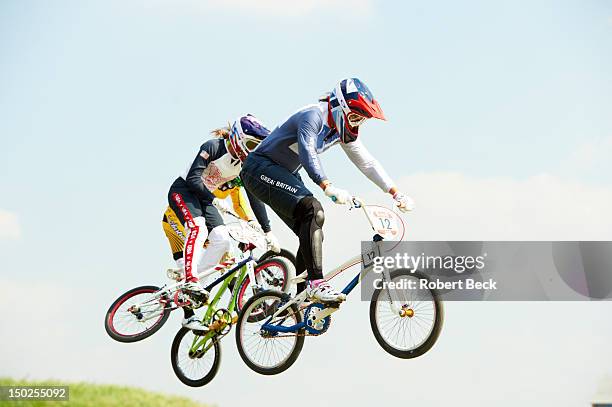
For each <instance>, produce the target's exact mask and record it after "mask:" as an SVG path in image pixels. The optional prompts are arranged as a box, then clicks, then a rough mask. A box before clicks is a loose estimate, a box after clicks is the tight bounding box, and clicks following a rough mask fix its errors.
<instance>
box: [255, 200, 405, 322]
mask: <svg viewBox="0 0 612 407" xmlns="http://www.w3.org/2000/svg"><path fill="white" fill-rule="evenodd" d="M351 207H352V208H355V209H357V208H360V209H362V210H363V213H364V214H365V216H366V218H367V219H368V222H369V224H370V227H371V228H372V229H373V230H374V231H376V228H375V227H374V221H373V219H372V217H371V216H370V214H369V213H368V211H367V210H366V205H365V203H364V202H363V201H362V200H361V199H359V198H357V197H354V198H353V202H352V206H351ZM382 240H383V237H382V236H380V235H379V234H376V235H374V237H373V239H372V241H373V243H374V244H377V243H378V242H381V241H382ZM362 262H363V258H362V256H355V257H353V258H351V259H350V260H348V261H346V262H344V263H343V264H341V265H340V266H338V267H336V268H335V269H333V270H331V271H330V272H329V273H327V274H326V275H325V276H324V278H325V280H331V279H332V278H334V277H336V276H337V275H339V274H341V273H343V272H344V271H346V270H348V269H349V268H351V267H353V266H355V265H357V264H361V263H362ZM373 268H374V267H373V265H369V266H368V267H366V268H365V269H364V270H363V271H360V272H359V274H357V275H356V276H355V277H354V278H353V279H352V280H351V281H350V282H349V283H348V284H347V285H346V287H344V289H343V290H342V293H343V294H346V295H347V296H348V295H349V294H350V293H351V292H352V291H353V290H354V289H355V287H357V285H358V284H359V283H360V282H361V278H362V277H363V276H365V275H366V274H367V273H369V272H371V271H372V269H373ZM382 274H383V281H391V276H390V272H389V270H387V269H386V268H385V269H384V270H383V272H382ZM305 277H306V276H305V273H302V274H301V275H300V276H298V277H296V278H295V279H294V280H293V282H294V283H300V282H304V281H305ZM383 286H384V287H387V285H386V284H383ZM385 290H386V291H387V295H388V298H389V301H390V302H391V308H392V309H393V311H394V312H399V310H400V307H398V305H397V304H398V302H399V300H398V299H397V298H393V297H395V296H394V295H392V290H391V291H390V290H388V289H387V288H385ZM306 291H307V290H304V291H302V292H301V293H299V294H298V295H296V296H295V297H294V298H292V299H291V300H290V301H288V302H287V303H285V304H284V305H283V306H281V307H280V308H279V309H278V310H276V312H274V314H272V316H270V317H269V318H268V320H267V321H266V322H265V323H264V324H263V325H262V327H261V328H262V329H265V330H267V331H269V332H272V333H293V332H297V331H299V330H300V329H302V328H304V327H305V326H306V321H302V322H301V323H299V324H296V325H292V326H279V325H273V324H271V323H270V322H271V321H272V320H273V319H274V318H277V317H278V316H279V315H281V314H282V313H283V312H284V311H285V310H287V309H288V308H289V307H290V306H291V305H292V304H297V305H298V309H300V307H299V306H300V305H302V304H303V303H304V301H305V300H306V299H307V297H308V293H307V292H306ZM323 305H325V304H323ZM338 309H339V308H338V307H333V306H326V307H325V308H322V309H320V310H318V311H317V312H316V313H315V317H314V320H313V323H317V322H319V321H320V320H322V319H323V318H326V317H327V316H329V315H331V314H332V313H334V312H336V311H337V310H338Z"/></svg>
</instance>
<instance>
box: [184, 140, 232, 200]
mask: <svg viewBox="0 0 612 407" xmlns="http://www.w3.org/2000/svg"><path fill="white" fill-rule="evenodd" d="M219 141H221V142H223V141H222V140H218V139H214V140H209V141H207V142H206V143H204V144H202V147H200V152H199V153H198V155H197V156H196V158H195V160H193V163H192V164H191V167H189V170H188V171H187V175H186V176H185V181H186V182H187V186H188V187H189V189H190V190H191V192H193V193H194V194H195V195H196V196H197V197H198V199H200V200H201V201H204V202H212V201H213V199H214V198H215V196H214V195H213V193H212V192H210V191H209V190H208V188H207V187H206V185H204V181H203V180H202V173H203V172H204V170H205V169H206V167H208V164H210V163H211V162H212V161H214V160H216V159H217V158H219V156H220V155H222V154H221V153H222V151H220V150H221V149H220V144H219Z"/></svg>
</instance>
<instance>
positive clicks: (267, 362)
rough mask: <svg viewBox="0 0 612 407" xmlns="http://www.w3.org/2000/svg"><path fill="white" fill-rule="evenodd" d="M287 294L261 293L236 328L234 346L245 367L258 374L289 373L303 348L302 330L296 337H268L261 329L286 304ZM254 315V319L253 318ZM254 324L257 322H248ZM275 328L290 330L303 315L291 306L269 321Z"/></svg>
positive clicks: (295, 334)
mask: <svg viewBox="0 0 612 407" xmlns="http://www.w3.org/2000/svg"><path fill="white" fill-rule="evenodd" d="M286 296H287V295H286V294H282V293H279V292H273V291H264V292H261V293H259V294H257V295H255V296H253V297H252V298H251V299H250V300H249V301H248V302H247V303H246V304H245V305H244V309H243V311H242V312H241V313H240V317H238V323H237V325H236V345H237V347H238V353H240V357H241V358H242V360H243V361H244V363H246V365H247V366H248V367H249V368H251V369H252V370H254V371H255V372H257V373H260V374H263V375H275V374H279V373H282V372H284V371H285V370H287V369H289V367H291V365H293V363H294V362H295V361H296V359H297V358H298V356H299V354H300V352H301V351H302V347H303V346H304V334H305V332H304V328H302V329H300V330H298V331H297V332H295V333H278V334H273V333H268V332H266V331H265V330H264V329H262V326H263V325H264V323H266V322H268V321H269V320H270V318H269V317H271V316H272V315H273V314H274V312H275V311H276V310H277V309H279V308H280V307H281V306H282V305H284V304H285V302H286ZM254 315H257V316H256V317H253V316H254ZM250 320H257V322H249V321H250ZM269 322H270V323H271V324H274V325H282V326H293V325H296V324H299V323H301V322H302V314H301V313H300V312H299V311H298V308H297V306H296V305H295V304H292V305H291V306H290V307H289V308H288V309H287V310H286V311H284V312H283V314H282V315H281V316H279V317H276V318H274V320H272V321H269Z"/></svg>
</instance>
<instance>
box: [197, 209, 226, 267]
mask: <svg viewBox="0 0 612 407" xmlns="http://www.w3.org/2000/svg"><path fill="white" fill-rule="evenodd" d="M202 207H203V211H204V218H205V219H206V227H207V228H208V246H207V247H206V249H205V250H204V252H203V254H202V257H201V258H199V259H198V264H197V270H198V272H203V271H205V270H208V269H210V268H211V267H214V266H216V265H217V264H218V263H219V262H220V261H221V259H222V258H223V255H224V254H225V253H226V252H228V251H229V249H230V236H229V233H228V231H227V228H226V227H225V225H224V224H223V218H222V217H221V214H219V211H218V210H217V208H215V207H214V205H212V204H204V203H202Z"/></svg>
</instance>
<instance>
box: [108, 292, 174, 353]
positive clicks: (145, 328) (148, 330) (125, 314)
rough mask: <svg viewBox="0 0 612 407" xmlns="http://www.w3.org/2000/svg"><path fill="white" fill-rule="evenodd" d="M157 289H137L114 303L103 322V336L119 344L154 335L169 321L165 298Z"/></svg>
mask: <svg viewBox="0 0 612 407" xmlns="http://www.w3.org/2000/svg"><path fill="white" fill-rule="evenodd" d="M158 291H159V287H156V286H153V285H144V286H142V287H136V288H133V289H131V290H129V291H128V292H126V293H125V294H122V295H121V296H120V297H119V298H117V299H116V300H115V302H113V304H112V305H111V306H110V308H109V309H108V311H107V312H106V317H105V318H104V328H105V329H106V333H108V335H109V336H110V337H111V338H113V339H114V340H116V341H118V342H124V343H129V342H138V341H141V340H143V339H145V338H148V337H149V336H151V335H153V334H154V333H155V332H157V331H158V330H159V329H160V328H161V327H162V326H163V325H164V324H165V323H166V321H167V320H168V317H169V316H170V310H169V309H168V298H166V297H165V296H159V295H158Z"/></svg>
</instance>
